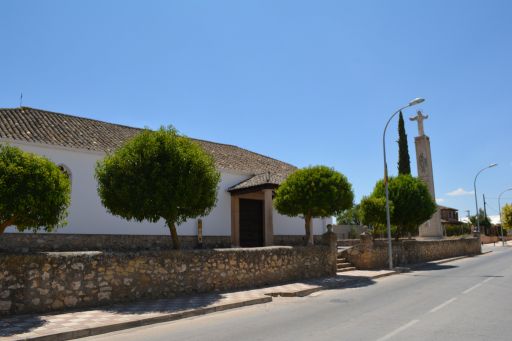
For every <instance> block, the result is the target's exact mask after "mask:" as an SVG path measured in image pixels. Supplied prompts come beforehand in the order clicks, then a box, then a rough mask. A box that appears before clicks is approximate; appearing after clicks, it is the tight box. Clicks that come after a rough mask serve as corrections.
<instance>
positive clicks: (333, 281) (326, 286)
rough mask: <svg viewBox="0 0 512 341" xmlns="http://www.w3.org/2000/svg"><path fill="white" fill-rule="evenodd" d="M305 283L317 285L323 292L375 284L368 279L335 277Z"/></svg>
mask: <svg viewBox="0 0 512 341" xmlns="http://www.w3.org/2000/svg"><path fill="white" fill-rule="evenodd" d="M305 283H307V284H315V285H319V286H321V287H322V289H323V290H331V289H341V288H362V287H367V286H370V285H373V284H375V283H376V282H375V281H374V280H373V279H371V278H369V277H361V276H344V275H336V276H335V277H330V278H325V279H321V280H313V281H311V282H309V281H308V282H305Z"/></svg>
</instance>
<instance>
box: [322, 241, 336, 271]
mask: <svg viewBox="0 0 512 341" xmlns="http://www.w3.org/2000/svg"><path fill="white" fill-rule="evenodd" d="M322 244H323V245H326V246H327V247H328V248H329V255H328V256H327V266H328V268H329V272H330V274H331V276H336V271H337V264H336V263H337V260H338V236H337V235H336V233H334V232H332V231H328V232H326V233H324V234H323V235H322Z"/></svg>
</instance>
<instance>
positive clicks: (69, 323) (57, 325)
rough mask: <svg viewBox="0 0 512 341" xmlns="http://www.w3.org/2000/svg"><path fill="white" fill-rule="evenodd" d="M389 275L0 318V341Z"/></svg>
mask: <svg viewBox="0 0 512 341" xmlns="http://www.w3.org/2000/svg"><path fill="white" fill-rule="evenodd" d="M393 273H394V272H393V271H386V270H381V271H361V270H354V271H346V272H343V273H340V274H339V275H338V276H336V277H333V278H323V279H316V280H309V281H303V282H298V283H292V284H285V285H279V286H272V287H266V288H261V289H254V290H245V291H238V292H232V293H213V294H205V295H197V296H190V297H181V298H175V299H162V300H155V301H147V302H136V303H131V304H122V305H114V306H109V307H105V308H103V309H94V310H86V311H77V312H68V313H60V314H43V315H17V316H13V317H6V318H0V340H2V341H4V340H5V341H7V340H9V341H10V340H27V339H28V340H69V339H74V338H79V337H85V336H90V335H97V334H102V333H107V332H112V331H116V330H121V329H126V328H132V327H137V326H142V325H147V324H152V323H158V322H165V321H172V320H177V319H181V318H186V317H191V316H197V315H201V314H207V313H210V312H214V311H221V310H226V309H232V308H238V307H243V306H248V305H252V304H260V303H267V302H271V301H272V296H286V297H292V296H296V297H300V296H306V295H309V294H311V293H313V292H315V291H319V290H325V289H336V288H343V287H347V286H358V285H364V284H365V283H368V281H373V279H374V278H378V277H382V276H387V275H391V274H393Z"/></svg>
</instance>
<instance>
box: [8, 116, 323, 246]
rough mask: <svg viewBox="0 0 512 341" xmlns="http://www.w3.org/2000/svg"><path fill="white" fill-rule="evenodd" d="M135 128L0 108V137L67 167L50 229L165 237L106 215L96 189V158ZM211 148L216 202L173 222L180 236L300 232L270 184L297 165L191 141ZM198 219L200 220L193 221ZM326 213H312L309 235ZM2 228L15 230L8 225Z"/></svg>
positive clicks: (244, 242)
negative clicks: (58, 218) (64, 193)
mask: <svg viewBox="0 0 512 341" xmlns="http://www.w3.org/2000/svg"><path fill="white" fill-rule="evenodd" d="M140 131H141V129H139V128H133V127H128V126H124V125H118V124H113V123H107V122H101V121H97V120H92V119H88V118H84V117H78V116H71V115H67V114H61V113H55V112H50V111H46V110H40V109H34V108H29V107H20V108H12V109H0V143H7V144H9V145H11V146H16V147H19V148H21V149H23V150H25V151H28V152H33V153H36V154H40V155H44V156H46V157H47V158H49V159H50V160H51V161H53V162H54V163H56V164H57V165H59V166H60V167H61V169H63V170H65V171H66V172H67V173H68V174H69V176H70V178H71V183H72V191H71V206H70V208H69V210H68V213H69V214H68V218H67V222H68V224H67V225H66V226H65V227H63V228H60V229H58V230H57V231H55V232H53V233H57V234H99V235H112V234H114V235H115V234H121V235H166V236H168V234H169V230H168V229H167V228H166V227H165V223H164V222H163V221H162V222H158V223H149V222H142V223H137V222H129V221H126V220H124V219H121V218H119V217H116V216H113V215H111V214H109V213H108V212H107V211H106V209H105V208H104V207H103V206H102V204H101V202H100V199H99V196H98V194H97V191H96V188H97V183H96V180H95V178H94V168H95V165H96V162H97V161H98V160H101V159H102V158H103V157H105V155H106V154H107V153H110V152H113V151H114V150H115V149H116V148H118V147H119V146H121V145H122V144H123V143H124V142H126V141H127V140H129V139H130V138H132V137H133V136H135V135H136V134H137V133H139V132H140ZM195 141H196V142H197V143H199V144H200V145H201V146H202V147H203V149H204V150H205V151H206V152H208V153H210V154H211V155H212V156H213V158H214V160H215V164H216V166H217V168H218V170H219V171H220V173H221V182H220V185H219V189H218V198H217V205H216V207H215V208H214V209H213V210H212V211H211V213H210V214H209V215H208V216H206V217H200V218H198V219H189V220H187V221H186V222H185V223H183V224H181V225H179V226H178V227H177V230H178V234H179V235H180V236H197V234H198V226H202V234H203V235H204V236H205V237H208V236H218V237H225V239H226V240H228V241H230V244H231V245H232V246H247V247H251V246H265V245H273V244H274V243H276V242H278V241H283V240H291V239H293V238H300V236H304V234H305V230H304V220H303V219H302V218H299V217H295V218H290V217H286V216H283V215H280V214H279V213H277V211H276V210H275V209H274V208H273V205H272V197H273V193H274V190H275V189H276V188H277V187H278V186H279V184H280V183H281V182H282V181H283V180H284V179H285V178H286V177H287V176H288V175H289V174H290V173H292V172H293V171H295V170H296V167H294V166H292V165H290V164H288V163H285V162H282V161H279V160H276V159H273V158H270V157H267V156H264V155H261V154H258V153H255V152H252V151H249V150H246V149H243V148H239V147H237V146H234V145H227V144H222V143H215V142H209V141H203V140H195ZM199 219H201V222H199ZM330 223H332V222H331V219H330V218H324V219H314V221H313V231H314V234H315V235H319V234H322V233H324V232H325V231H326V226H327V224H330ZM6 232H16V231H15V229H14V228H13V227H10V228H8V229H7V231H6Z"/></svg>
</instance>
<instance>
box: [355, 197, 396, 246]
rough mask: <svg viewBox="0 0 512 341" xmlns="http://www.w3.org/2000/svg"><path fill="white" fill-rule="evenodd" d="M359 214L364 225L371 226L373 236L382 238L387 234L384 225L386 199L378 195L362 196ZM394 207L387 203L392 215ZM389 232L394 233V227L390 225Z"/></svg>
mask: <svg viewBox="0 0 512 341" xmlns="http://www.w3.org/2000/svg"><path fill="white" fill-rule="evenodd" d="M359 206H360V208H359V216H360V217H361V222H362V223H363V224H364V225H368V226H369V227H371V228H372V231H373V232H372V233H373V235H374V236H375V237H381V238H384V237H385V236H386V235H387V227H386V199H385V198H378V197H373V196H369V197H363V199H362V200H361V203H360V205H359ZM394 209H395V207H394V206H393V203H392V202H390V203H389V212H390V214H391V215H392V214H393V211H394ZM391 232H392V233H393V234H395V233H396V227H394V226H392V228H391Z"/></svg>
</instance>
